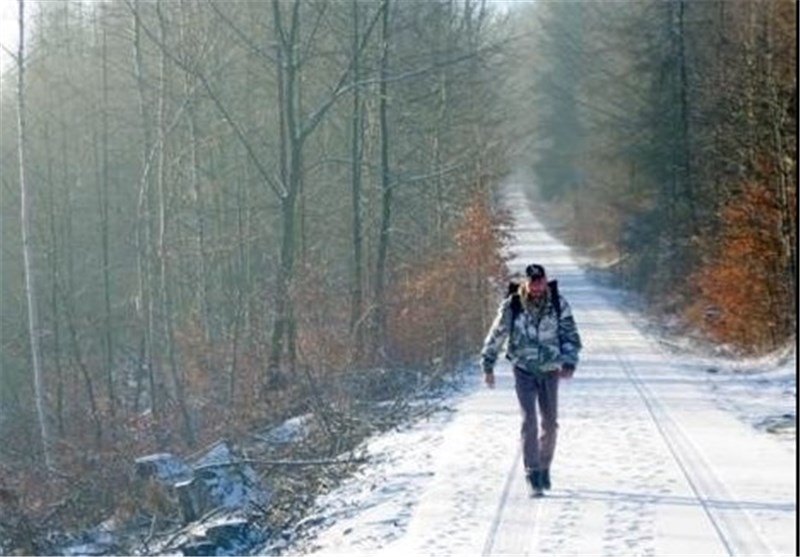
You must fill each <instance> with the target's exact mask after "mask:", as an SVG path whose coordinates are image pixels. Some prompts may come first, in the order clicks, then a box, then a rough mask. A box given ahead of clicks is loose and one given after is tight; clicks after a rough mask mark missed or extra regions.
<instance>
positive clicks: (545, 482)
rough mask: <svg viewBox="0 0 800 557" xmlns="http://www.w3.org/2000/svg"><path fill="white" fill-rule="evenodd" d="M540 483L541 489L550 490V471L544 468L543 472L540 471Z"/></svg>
mask: <svg viewBox="0 0 800 557" xmlns="http://www.w3.org/2000/svg"><path fill="white" fill-rule="evenodd" d="M541 482H542V489H550V469H549V468H545V469H544V470H542V477H541Z"/></svg>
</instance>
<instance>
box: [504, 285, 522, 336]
mask: <svg viewBox="0 0 800 557" xmlns="http://www.w3.org/2000/svg"><path fill="white" fill-rule="evenodd" d="M506 295H507V296H510V297H511V325H510V329H513V328H514V321H516V320H517V316H518V315H519V314H520V313H522V298H521V297H520V295H519V283H518V282H514V281H513V280H512V281H511V282H509V283H508V293H507V294H506Z"/></svg>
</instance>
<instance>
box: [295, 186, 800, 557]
mask: <svg viewBox="0 0 800 557" xmlns="http://www.w3.org/2000/svg"><path fill="white" fill-rule="evenodd" d="M507 200H508V201H509V206H510V207H511V208H512V209H513V211H514V218H515V223H516V224H515V240H514V243H513V245H512V247H511V252H512V253H513V254H514V259H513V260H512V261H511V267H512V270H521V269H522V268H523V267H524V265H525V264H527V263H530V262H534V261H535V262H540V263H542V264H544V266H545V267H546V268H547V270H548V274H549V275H550V277H551V278H556V279H558V280H559V286H560V290H561V292H562V294H564V295H565V296H566V297H567V299H568V300H569V302H570V304H571V306H572V309H573V313H574V315H575V319H576V321H577V323H578V327H579V330H580V333H581V336H582V338H583V341H584V350H583V352H582V354H581V365H580V366H579V368H578V371H577V373H576V376H575V378H574V379H573V380H571V381H562V383H561V391H560V409H559V424H560V428H559V444H558V448H557V452H556V459H555V462H554V464H553V469H552V476H553V490H552V491H551V492H549V495H548V496H547V497H545V498H543V499H532V498H530V496H529V495H528V491H527V488H526V486H525V483H524V478H523V470H522V464H521V458H520V451H519V427H520V423H519V422H520V416H519V410H518V408H517V402H516V398H515V394H514V386H513V376H512V374H511V370H510V369H509V368H508V367H507V365H506V363H505V362H504V363H503V364H502V365H500V366H499V368H498V369H497V385H496V388H495V389H494V390H489V389H485V388H483V387H481V386H480V384H479V379H480V378H479V372H478V371H477V368H476V370H475V379H474V381H472V383H471V384H470V385H469V386H468V388H467V389H466V392H465V393H463V394H462V395H461V396H460V397H459V398H457V399H456V400H454V401H453V403H452V409H453V411H452V412H444V413H441V414H439V415H436V416H434V417H432V418H430V419H428V420H426V421H424V422H420V423H417V424H415V425H414V426H412V427H410V428H408V429H407V430H404V431H401V432H395V433H392V434H390V435H388V436H383V437H382V438H378V439H375V440H373V441H372V442H371V443H370V445H369V447H368V450H369V452H370V453H371V454H373V455H374V461H375V463H374V464H373V465H371V466H369V467H367V468H366V469H365V470H363V471H362V472H360V473H359V474H358V476H357V477H355V478H353V479H352V480H351V481H349V482H347V483H345V485H343V486H341V488H339V489H337V490H336V491H335V492H334V493H332V494H330V495H329V496H328V497H327V498H325V499H324V500H323V501H320V502H319V505H320V506H319V508H320V514H319V517H318V519H319V522H320V526H319V528H318V531H317V535H316V537H315V538H314V539H313V540H312V541H310V542H308V543H306V544H305V545H304V546H303V547H301V548H298V550H299V551H302V552H303V553H313V552H318V553H324V554H337V553H339V554H348V555H353V554H357V553H362V554H370V555H374V554H381V555H389V554H391V555H395V554H396V555H455V554H461V555H478V554H483V555H495V554H514V555H523V554H525V555H528V554H530V555H539V554H551V555H688V554H703V555H795V554H796V545H795V544H796V542H795V538H796V535H797V529H796V517H797V507H796V495H795V493H796V480H795V471H796V470H795V466H796V450H795V444H794V443H792V442H787V441H786V440H781V439H779V438H778V437H777V436H775V435H771V434H768V433H765V432H763V431H759V430H757V429H756V428H754V427H752V425H751V424H748V423H747V422H746V421H744V420H742V419H741V417H740V416H737V415H735V414H734V413H732V412H731V411H730V410H729V409H727V408H726V407H725V405H723V404H720V402H719V400H718V398H716V396H717V395H714V391H713V390H712V389H709V386H708V383H707V381H708V378H707V377H706V374H704V373H703V372H699V371H698V368H697V367H696V366H695V367H687V366H686V365H685V362H684V360H683V359H681V358H676V357H674V356H670V355H669V354H668V353H666V352H665V351H664V350H663V349H662V348H661V347H660V346H659V345H658V343H656V342H655V341H654V340H653V339H651V338H648V337H646V336H644V335H643V334H642V333H641V332H640V330H639V329H637V327H636V326H635V325H634V324H633V323H632V322H631V321H630V320H629V318H628V317H627V316H626V314H625V313H624V312H622V311H621V310H620V309H619V307H618V306H617V305H616V304H615V303H614V298H613V296H610V295H609V293H608V292H607V291H606V290H604V289H603V288H601V287H598V286H597V285H595V284H593V283H592V282H591V281H590V280H589V279H588V278H587V276H586V275H585V274H584V273H583V272H582V270H581V269H580V267H579V265H578V264H577V262H576V261H575V259H574V258H573V256H572V255H571V253H570V250H569V249H568V248H567V247H566V246H564V245H563V244H562V243H560V242H559V241H557V240H556V239H554V238H553V237H552V236H551V235H550V234H548V232H547V231H546V230H545V229H544V227H543V226H542V224H541V223H540V222H539V221H538V220H537V219H536V218H535V217H534V215H533V214H532V213H531V212H530V210H529V205H528V201H527V200H526V199H525V197H524V196H523V194H522V193H520V192H518V191H514V190H510V191H509V193H508V195H507ZM795 385H796V383H795ZM795 392H796V387H795Z"/></svg>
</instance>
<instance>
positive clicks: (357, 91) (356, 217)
mask: <svg viewBox="0 0 800 557" xmlns="http://www.w3.org/2000/svg"><path fill="white" fill-rule="evenodd" d="M352 10H353V46H352V49H353V51H352V66H353V82H354V83H356V84H358V82H359V80H360V79H361V67H360V58H361V56H360V49H359V44H360V41H361V38H360V36H359V32H360V31H359V18H358V15H359V14H358V12H359V4H358V0H353V2H352ZM361 104H362V103H361V87H359V86H358V85H356V86H355V87H353V113H352V116H351V120H352V128H351V132H350V133H351V137H350V175H351V196H352V197H351V200H352V211H353V215H352V219H353V271H352V280H353V285H352V290H351V293H350V335H351V337H352V339H353V343H354V344H353V358H352V359H353V361H354V362H359V361H360V360H361V359H362V358H363V351H364V328H363V326H362V324H361V323H362V316H361V314H362V312H363V305H364V282H363V281H364V254H363V250H364V237H363V227H364V226H363V224H362V215H361V185H362V184H361V157H362V153H363V150H362V144H363V140H364V124H363V118H362V114H363V113H362V111H363V107H362V106H361Z"/></svg>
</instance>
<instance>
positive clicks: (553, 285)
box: [547, 280, 561, 321]
mask: <svg viewBox="0 0 800 557" xmlns="http://www.w3.org/2000/svg"><path fill="white" fill-rule="evenodd" d="M547 287H548V288H549V289H550V299H551V300H552V301H553V307H554V308H555V309H556V317H557V318H558V320H559V321H561V298H560V297H559V293H558V281H557V280H551V281H550V282H548V283H547Z"/></svg>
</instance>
